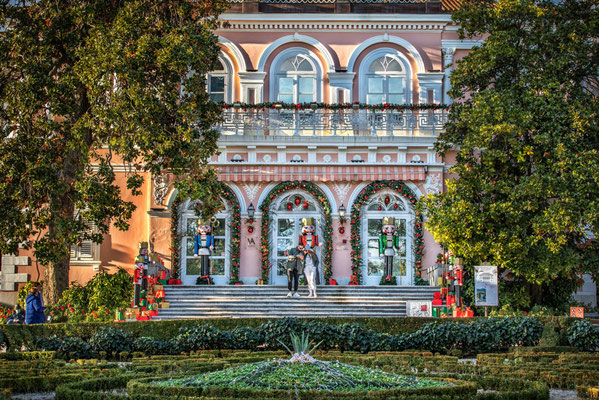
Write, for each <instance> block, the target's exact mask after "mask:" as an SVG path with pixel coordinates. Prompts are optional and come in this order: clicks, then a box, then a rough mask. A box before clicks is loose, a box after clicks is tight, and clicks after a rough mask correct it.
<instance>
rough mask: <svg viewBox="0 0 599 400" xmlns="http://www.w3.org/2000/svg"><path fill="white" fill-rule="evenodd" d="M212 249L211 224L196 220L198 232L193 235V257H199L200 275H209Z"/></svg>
mask: <svg viewBox="0 0 599 400" xmlns="http://www.w3.org/2000/svg"><path fill="white" fill-rule="evenodd" d="M213 249H214V239H213V237H212V226H211V225H210V224H208V223H206V222H205V221H202V220H198V234H197V235H196V236H195V250H194V253H193V255H194V257H198V256H199V257H201V266H202V268H201V269H202V271H201V276H206V275H210V254H211V253H212V250H213Z"/></svg>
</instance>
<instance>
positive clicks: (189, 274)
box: [179, 200, 232, 285]
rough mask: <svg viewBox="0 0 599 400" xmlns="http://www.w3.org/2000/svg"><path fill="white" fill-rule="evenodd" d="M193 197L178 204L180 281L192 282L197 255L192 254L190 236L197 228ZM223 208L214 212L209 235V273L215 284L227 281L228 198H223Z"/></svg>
mask: <svg viewBox="0 0 599 400" xmlns="http://www.w3.org/2000/svg"><path fill="white" fill-rule="evenodd" d="M197 203H198V202H197V201H190V200H187V201H186V202H185V203H184V204H182V205H181V206H180V207H181V208H180V210H181V214H180V226H179V229H180V235H181V245H180V246H181V247H180V253H179V254H180V257H181V259H180V262H181V281H182V282H183V284H184V285H195V284H196V280H197V278H198V277H199V276H200V271H201V266H200V265H201V264H200V262H201V261H200V258H199V257H194V246H195V244H194V237H195V235H196V232H197V222H198V217H197V215H195V212H194V210H195V207H196V204H197ZM223 204H224V208H223V209H222V210H221V211H220V212H219V213H218V214H217V215H216V216H215V217H216V220H215V222H214V224H213V228H212V235H213V239H214V249H213V250H212V255H211V256H210V277H211V278H212V279H213V281H214V283H215V284H217V285H226V284H228V283H229V277H230V275H231V272H230V269H231V266H230V258H231V257H230V250H231V249H230V246H229V245H228V244H229V243H231V222H232V221H231V220H232V218H231V217H232V213H231V207H230V205H229V204H228V202H226V201H225V202H223Z"/></svg>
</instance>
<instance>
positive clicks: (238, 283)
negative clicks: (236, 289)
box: [235, 282, 243, 285]
mask: <svg viewBox="0 0 599 400" xmlns="http://www.w3.org/2000/svg"><path fill="white" fill-rule="evenodd" d="M235 284H236V285H243V282H235Z"/></svg>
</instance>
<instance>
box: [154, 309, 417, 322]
mask: <svg viewBox="0 0 599 400" xmlns="http://www.w3.org/2000/svg"><path fill="white" fill-rule="evenodd" d="M404 316H405V312H386V313H378V314H373V313H371V312H344V313H338V314H336V315H330V314H327V313H319V312H309V313H308V312H306V313H296V314H294V315H289V314H288V313H287V312H280V311H279V312H260V311H253V312H239V313H236V314H234V315H233V314H230V313H223V312H219V311H211V312H206V313H177V314H173V315H169V314H159V315H158V316H157V317H152V320H172V319H204V318H286V317H294V318H323V319H326V318H389V317H397V318H400V317H404Z"/></svg>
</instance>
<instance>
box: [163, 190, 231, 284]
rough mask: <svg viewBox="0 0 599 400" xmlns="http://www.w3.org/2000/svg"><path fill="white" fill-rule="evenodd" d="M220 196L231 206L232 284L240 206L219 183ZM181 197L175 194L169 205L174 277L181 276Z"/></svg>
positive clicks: (229, 191)
mask: <svg viewBox="0 0 599 400" xmlns="http://www.w3.org/2000/svg"><path fill="white" fill-rule="evenodd" d="M220 195H221V197H222V198H223V199H224V200H225V201H226V202H228V203H229V204H230V206H231V226H230V233H231V243H230V245H229V246H230V247H229V254H230V263H229V265H230V269H231V272H230V277H229V284H230V285H234V284H235V283H238V282H240V281H239V248H240V247H241V246H240V243H241V207H240V206H239V201H238V200H237V196H235V193H234V192H233V190H231V188H230V187H228V186H227V185H225V184H224V183H221V193H220ZM182 201H183V199H181V196H177V197H176V198H175V201H173V205H172V207H171V238H172V245H171V249H170V250H171V254H172V257H171V259H172V267H171V273H172V274H173V277H174V278H179V277H180V276H181V254H180V252H181V242H182V239H183V238H182V235H180V232H179V220H180V217H181V215H180V212H181V210H179V206H180V205H181V203H182Z"/></svg>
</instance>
